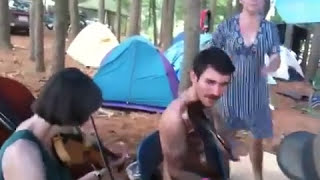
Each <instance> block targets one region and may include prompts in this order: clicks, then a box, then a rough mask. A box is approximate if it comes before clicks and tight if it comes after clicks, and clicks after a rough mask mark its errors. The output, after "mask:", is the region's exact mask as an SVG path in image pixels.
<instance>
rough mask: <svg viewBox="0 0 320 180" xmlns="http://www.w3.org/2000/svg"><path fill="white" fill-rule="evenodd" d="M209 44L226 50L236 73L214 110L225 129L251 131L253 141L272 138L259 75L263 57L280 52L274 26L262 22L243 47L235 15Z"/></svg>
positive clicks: (264, 82) (266, 93)
mask: <svg viewBox="0 0 320 180" xmlns="http://www.w3.org/2000/svg"><path fill="white" fill-rule="evenodd" d="M212 45H213V46H216V47H219V48H221V49H223V50H225V51H226V53H227V54H228V55H229V56H230V57H231V59H232V61H233V64H234V65H235V67H236V70H235V72H234V74H233V76H232V79H231V83H230V85H229V86H228V88H227V91H226V92H225V93H224V95H223V96H222V97H221V99H220V101H219V102H218V107H219V108H218V109H219V110H220V112H221V114H222V116H223V117H224V119H225V121H226V122H227V123H226V124H227V125H228V126H227V127H229V128H232V129H236V130H239V129H244V130H249V131H251V132H252V134H253V135H254V137H255V138H268V137H271V136H272V135H273V131H272V120H271V111H270V109H269V91H268V86H267V79H266V77H264V76H263V75H262V74H261V69H262V68H263V67H264V65H265V62H264V55H265V54H268V55H269V56H270V55H272V54H274V53H279V52H280V46H279V36H278V31H277V28H276V26H275V25H274V24H273V23H271V22H269V21H267V20H264V19H262V20H261V23H260V27H259V31H258V34H257V36H256V39H255V41H254V42H253V43H252V44H251V45H250V46H246V45H245V44H244V40H243V37H242V35H241V33H240V25H239V14H238V15H236V16H234V17H232V18H230V19H228V20H225V21H223V22H222V23H221V24H219V25H218V27H217V30H216V31H215V32H214V33H213V37H212Z"/></svg>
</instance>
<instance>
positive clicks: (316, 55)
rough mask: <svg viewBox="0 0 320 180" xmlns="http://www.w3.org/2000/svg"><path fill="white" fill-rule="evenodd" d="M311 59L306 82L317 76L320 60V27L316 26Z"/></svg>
mask: <svg viewBox="0 0 320 180" xmlns="http://www.w3.org/2000/svg"><path fill="white" fill-rule="evenodd" d="M311 44H312V45H311V52H310V58H309V61H308V65H307V71H306V80H312V79H313V77H314V76H315V74H316V72H317V69H318V63H319V59H320V51H319V48H320V25H315V27H314V29H313V38H312V43H311Z"/></svg>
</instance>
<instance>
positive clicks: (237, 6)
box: [233, 0, 242, 14]
mask: <svg viewBox="0 0 320 180" xmlns="http://www.w3.org/2000/svg"><path fill="white" fill-rule="evenodd" d="M241 10H242V5H241V3H240V0H236V6H235V7H234V9H233V14H237V13H240V12H241Z"/></svg>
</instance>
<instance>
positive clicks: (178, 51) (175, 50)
mask: <svg viewBox="0 0 320 180" xmlns="http://www.w3.org/2000/svg"><path fill="white" fill-rule="evenodd" d="M211 38H212V35H211V34H201V35H200V50H202V49H204V48H206V47H208V45H209V44H210V42H211ZM164 54H165V56H166V58H167V59H168V60H169V62H170V64H171V65H172V66H173V68H174V71H175V72H176V75H177V77H178V79H179V80H180V67H181V63H182V61H183V55H184V40H180V41H178V42H176V43H175V44H173V45H172V46H171V47H170V48H169V49H167V50H166V51H165V53H164Z"/></svg>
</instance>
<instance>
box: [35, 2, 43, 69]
mask: <svg viewBox="0 0 320 180" xmlns="http://www.w3.org/2000/svg"><path fill="white" fill-rule="evenodd" d="M33 2H34V3H35V8H36V9H35V11H34V12H35V16H34V17H35V18H34V33H35V34H34V36H35V45H34V46H35V60H36V72H44V71H45V67H44V47H43V45H44V44H43V8H44V7H43V3H42V0H33Z"/></svg>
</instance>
